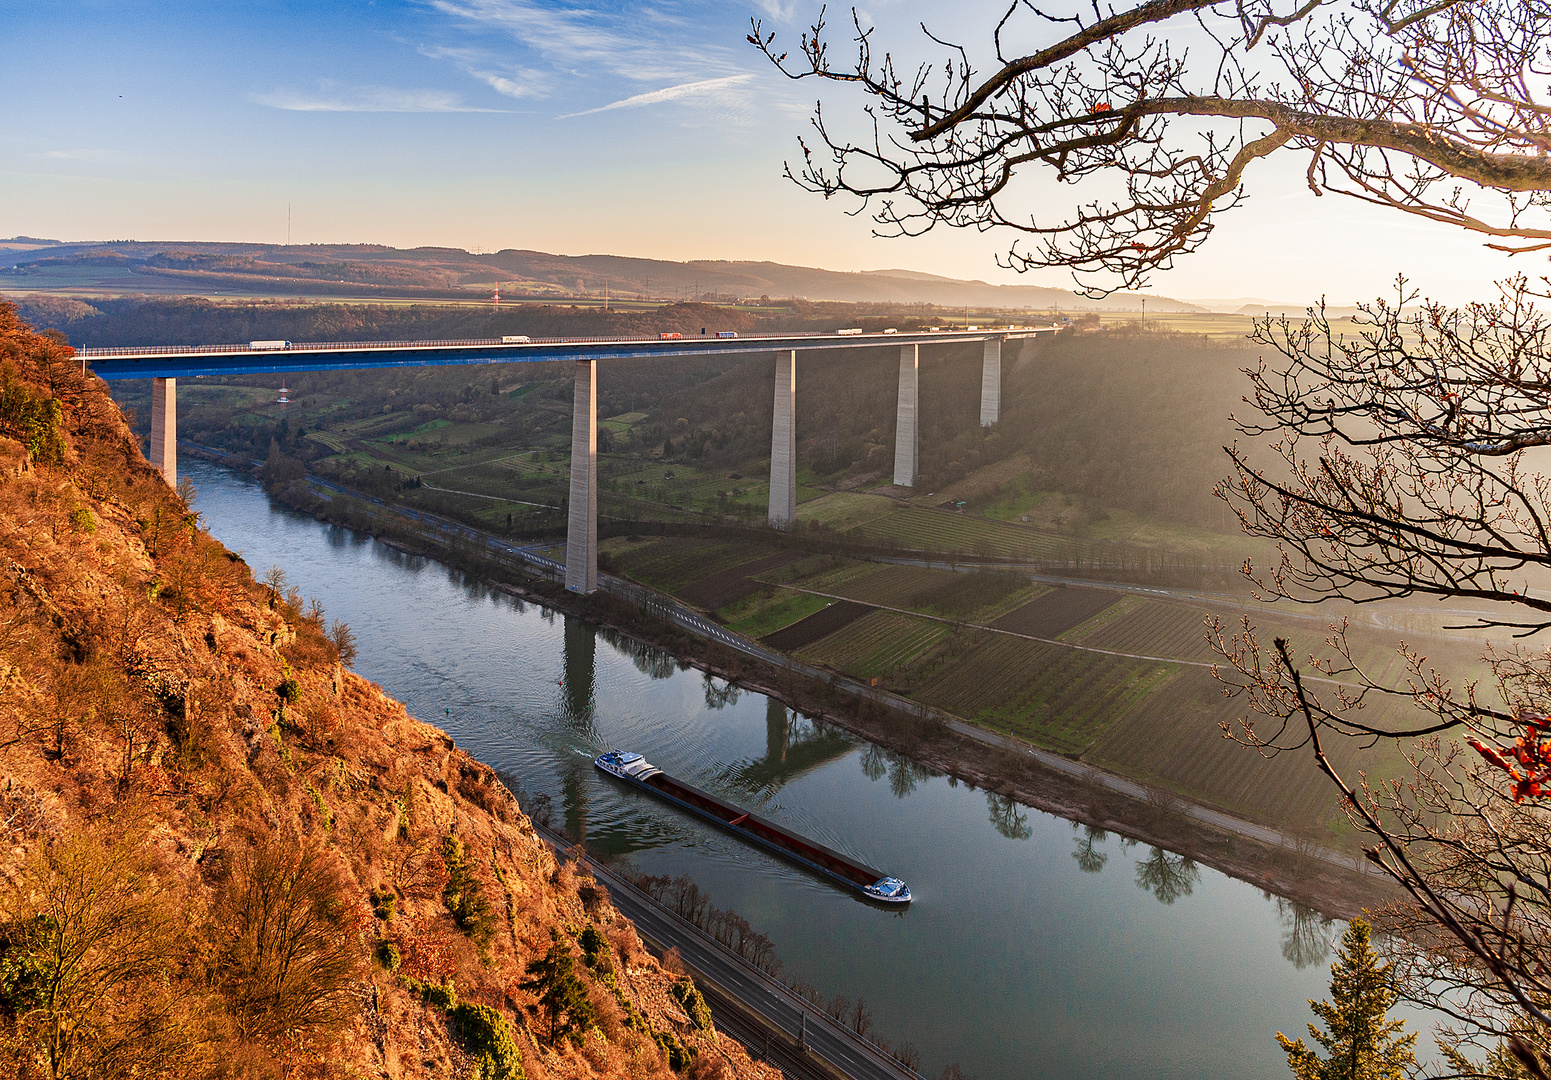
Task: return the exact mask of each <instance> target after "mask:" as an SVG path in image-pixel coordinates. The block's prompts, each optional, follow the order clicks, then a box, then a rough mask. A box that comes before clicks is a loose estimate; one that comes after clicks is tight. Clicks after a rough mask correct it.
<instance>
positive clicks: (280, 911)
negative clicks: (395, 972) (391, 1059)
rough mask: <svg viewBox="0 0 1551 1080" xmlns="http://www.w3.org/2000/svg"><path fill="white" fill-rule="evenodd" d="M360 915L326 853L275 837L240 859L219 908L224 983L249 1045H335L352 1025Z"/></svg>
mask: <svg viewBox="0 0 1551 1080" xmlns="http://www.w3.org/2000/svg"><path fill="white" fill-rule="evenodd" d="M360 914H361V913H360V912H359V911H357V910H355V909H354V907H352V905H351V903H350V900H349V897H348V891H347V886H346V884H345V881H344V878H343V876H342V874H341V872H340V870H339V867H338V866H337V865H336V863H335V861H334V859H333V858H332V857H331V856H330V855H328V854H326V853H325V852H323V851H321V850H318V849H316V848H313V847H309V846H307V845H305V844H304V843H302V842H301V841H300V840H298V839H295V838H293V837H287V836H275V837H269V838H266V839H265V840H263V841H262V842H260V843H259V844H258V845H257V846H256V847H255V848H254V849H252V850H251V851H245V852H240V853H239V854H238V855H237V857H236V859H235V861H234V863H233V866H232V868H231V871H230V873H229V875H228V876H227V878H226V880H225V882H224V883H223V886H222V890H221V896H220V899H219V902H218V904H217V908H216V927H217V935H218V938H219V945H220V948H219V960H218V962H217V970H216V981H217V983H218V985H219V986H220V988H221V991H222V993H223V994H224V995H225V996H226V998H227V1001H228V1003H229V1008H230V1009H231V1012H232V1016H233V1018H234V1019H235V1021H236V1023H237V1027H238V1030H239V1031H240V1033H241V1034H242V1037H243V1038H244V1039H247V1040H253V1041H260V1042H272V1041H275V1040H280V1039H284V1038H287V1037H289V1036H294V1035H297V1034H302V1033H308V1034H314V1035H323V1036H327V1035H328V1034H330V1033H332V1032H333V1031H334V1030H336V1028H337V1027H338V1025H340V1024H341V1023H343V1022H344V1021H345V1020H346V1019H347V1018H348V1017H349V1016H350V1015H351V1013H352V1011H353V1009H354V1008H355V1004H354V1001H353V999H352V998H351V995H350V990H351V987H352V985H353V983H354V981H355V977H356V976H357V974H359V972H360V969H361V966H362V960H363V958H364V955H365V948H364V946H363V945H362V943H361V927H360V925H359V924H360V923H361V922H363V921H364V920H363V919H362V918H360V917H359V916H360ZM367 918H369V917H367Z"/></svg>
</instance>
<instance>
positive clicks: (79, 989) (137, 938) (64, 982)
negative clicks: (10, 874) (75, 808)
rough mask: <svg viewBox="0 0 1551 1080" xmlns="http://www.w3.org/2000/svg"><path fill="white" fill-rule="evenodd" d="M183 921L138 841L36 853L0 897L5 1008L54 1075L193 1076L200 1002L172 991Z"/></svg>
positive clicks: (83, 834)
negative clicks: (180, 922) (172, 905)
mask: <svg viewBox="0 0 1551 1080" xmlns="http://www.w3.org/2000/svg"><path fill="white" fill-rule="evenodd" d="M177 935H178V919H177V918H176V916H175V914H174V912H173V911H172V909H171V907H170V905H168V903H167V900H166V895H165V892H164V890H162V889H161V888H160V887H159V886H158V883H157V881H156V879H155V876H154V873H153V865H152V859H151V856H150V855H149V853H148V852H147V851H146V850H145V849H143V848H142V847H141V845H140V844H139V842H138V838H137V837H134V836H128V837H126V836H116V837H112V838H111V839H105V838H104V837H102V836H99V835H98V833H97V831H96V830H94V829H85V830H81V831H77V832H74V833H72V834H70V835H67V836H66V837H64V838H62V839H60V840H58V841H56V842H54V843H51V844H48V845H45V846H42V847H40V848H39V849H38V850H37V851H35V852H34V854H33V855H32V856H31V857H30V858H29V859H28V861H27V862H26V864H25V865H24V866H23V867H22V870H21V873H19V874H18V875H17V876H16V877H15V878H14V879H13V880H12V881H10V882H9V883H7V885H6V886H5V887H4V888H3V889H0V1006H3V1009H4V1011H6V1012H9V1013H10V1014H11V1015H12V1016H13V1017H14V1027H13V1028H12V1032H13V1033H14V1034H15V1035H17V1036H19V1037H20V1039H21V1040H22V1042H23V1043H24V1044H25V1045H27V1046H30V1047H31V1048H32V1050H33V1052H34V1053H36V1054H38V1055H40V1056H41V1057H43V1058H45V1059H46V1060H47V1061H48V1062H49V1063H50V1066H51V1067H50V1071H51V1072H52V1074H53V1075H55V1076H70V1077H110V1076H133V1075H149V1074H151V1073H153V1072H164V1073H166V1074H168V1075H178V1074H179V1072H180V1071H181V1070H185V1069H187V1070H189V1071H193V1062H192V1060H191V1058H192V1056H193V1055H194V1054H195V1053H196V1052H197V1047H198V1042H199V1036H198V1032H197V1031H196V1030H195V1028H196V1023H197V1013H198V1010H199V1009H200V1008H201V1005H202V1003H201V1002H199V1001H198V1000H197V998H196V997H194V996H193V995H191V994H187V993H186V992H180V991H176V990H174V989H173V988H172V983H173V979H174V977H175V956H176V954H177V951H178V937H177Z"/></svg>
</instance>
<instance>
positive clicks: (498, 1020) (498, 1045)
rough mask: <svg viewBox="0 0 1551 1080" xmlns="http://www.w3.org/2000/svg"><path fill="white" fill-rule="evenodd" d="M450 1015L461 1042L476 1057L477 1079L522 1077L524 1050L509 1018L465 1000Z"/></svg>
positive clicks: (489, 1079) (456, 1035) (491, 1079)
mask: <svg viewBox="0 0 1551 1080" xmlns="http://www.w3.org/2000/svg"><path fill="white" fill-rule="evenodd" d="M448 1018H449V1019H450V1020H451V1021H452V1025H453V1034H454V1036H455V1037H456V1038H457V1040H458V1045H460V1046H462V1047H463V1049H464V1050H466V1051H468V1053H469V1054H470V1055H471V1056H473V1058H474V1059H475V1064H474V1073H473V1076H474V1078H475V1080H523V1071H522V1052H521V1051H520V1050H518V1049H517V1043H516V1042H515V1041H514V1040H513V1039H512V1029H511V1025H509V1024H508V1023H507V1022H506V1017H505V1016H503V1015H502V1014H501V1013H500V1012H499V1011H497V1010H496V1009H493V1008H491V1007H490V1006H489V1005H476V1004H473V1003H470V1002H464V1003H463V1004H461V1005H458V1006H456V1007H454V1008H453V1009H452V1010H451V1011H450V1012H449V1013H448Z"/></svg>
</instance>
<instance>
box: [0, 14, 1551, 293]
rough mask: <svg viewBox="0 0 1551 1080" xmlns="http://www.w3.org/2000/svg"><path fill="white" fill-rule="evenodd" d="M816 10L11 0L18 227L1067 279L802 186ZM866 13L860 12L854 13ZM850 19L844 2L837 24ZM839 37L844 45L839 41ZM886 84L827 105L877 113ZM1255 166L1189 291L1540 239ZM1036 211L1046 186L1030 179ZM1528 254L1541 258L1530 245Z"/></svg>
mask: <svg viewBox="0 0 1551 1080" xmlns="http://www.w3.org/2000/svg"><path fill="white" fill-rule="evenodd" d="M818 7H819V5H818V3H810V2H805V0H657V2H650V0H644V2H635V3H626V2H616V0H598V2H594V3H585V2H576V3H572V2H561V0H354V2H348V3H346V2H327V0H312V2H295V0H243V2H235V0H225V2H206V3H192V2H186V0H155V2H151V0H142V2H132V0H126V2H115V0H83V2H54V0H28V2H18V0H0V110H3V111H0V115H4V116H5V118H6V121H5V123H4V125H3V127H0V237H4V236H13V235H30V236H41V237H49V238H54V239H61V240H103V239H139V240H168V241H179V240H181V241H201V240H208V241H219V240H232V241H250V242H283V241H285V240H286V239H287V228H288V224H287V223H288V220H289V237H290V239H291V241H292V242H295V243H381V244H390V245H394V246H398V247H413V246H419V245H437V246H452V247H461V248H467V249H469V250H484V251H494V250H499V249H501V248H531V249H536V250H541V251H549V252H556V253H560V254H570V255H580V254H590V253H608V254H618V255H631V256H641V257H647V258H660V259H676V260H684V259H768V260H772V261H776V262H784V263H795V264H799V265H806V266H822V267H826V268H829V269H835V270H870V269H882V268H893V267H898V268H905V269H910V270H919V271H925V272H928V273H936V274H943V275H947V276H951V277H963V278H979V279H982V280H986V281H998V282H1009V283H1011V282H1024V283H1028V284H1039V285H1050V286H1056V287H1070V285H1071V279H1070V277H1069V276H1068V275H1067V274H1066V272H1064V271H1061V270H1047V271H1039V272H1035V273H1030V274H1023V275H1019V274H1015V273H1012V272H1011V271H1007V270H1003V269H1000V268H998V266H997V265H996V256H997V255H998V254H999V253H1002V252H1005V250H1006V249H1007V247H1008V245H1009V244H1010V243H1011V241H1012V239H1013V238H1012V237H1011V236H1010V235H1005V234H999V233H997V232H990V233H980V232H974V231H954V230H939V231H934V232H932V233H930V234H928V235H926V236H924V237H919V238H913V239H882V238H876V237H873V236H872V235H871V225H870V223H869V222H868V221H867V220H866V218H865V217H852V216H848V215H847V213H846V211H847V210H848V209H852V208H853V207H852V205H851V204H844V203H842V202H841V201H840V200H831V201H826V200H824V199H823V198H822V197H819V196H815V195H811V194H808V193H805V192H803V191H801V190H799V189H798V188H797V187H796V186H795V185H794V184H792V182H791V181H789V180H787V179H785V178H784V177H783V176H782V168H783V163H784V162H785V161H786V160H788V159H790V158H793V157H795V156H796V154H797V139H798V137H799V136H801V135H803V134H805V133H806V132H807V130H808V123H809V119H810V117H811V114H812V108H813V104H814V99H815V97H816V95H817V88H816V87H814V86H812V85H811V84H810V83H800V84H799V83H793V82H791V81H789V80H786V79H784V78H782V77H781V76H780V75H779V74H778V73H776V72H775V71H774V70H773V69H772V68H771V66H770V65H769V63H768V62H767V61H766V60H764V58H763V57H762V56H760V55H759V54H758V53H757V52H755V51H754V49H753V48H752V47H751V46H749V45H748V44H747V42H746V41H745V40H744V37H745V35H746V34H747V33H748V31H749V19H750V18H751V17H753V18H759V19H762V20H764V23H765V26H766V28H767V29H773V30H775V31H776V32H777V33H778V34H779V35H780V40H782V41H786V42H788V43H789V44H795V41H796V39H797V37H798V36H799V35H800V34H801V32H802V30H803V29H804V28H805V27H806V26H807V25H808V24H809V23H810V22H811V21H812V20H813V18H814V17H815V16H816V15H817V12H818ZM1004 8H1005V4H1004V3H1001V2H996V3H991V2H985V0H955V2H954V3H952V4H943V3H940V2H937V3H933V2H928V0H875V2H873V3H871V4H870V6H869V7H867V8H866V9H865V10H864V11H863V12H862V17H863V19H864V20H866V21H868V22H870V23H874V24H876V25H877V26H878V27H879V28H880V30H881V31H884V32H885V33H886V35H887V38H886V42H885V43H886V44H888V45H889V46H891V47H894V48H896V49H897V50H898V53H899V55H900V56H901V57H902V58H907V59H911V60H913V59H918V58H924V57H927V56H930V55H933V53H931V52H928V50H927V47H926V45H925V43H924V39H923V38H922V37H921V34H920V29H919V24H920V23H921V22H923V21H924V22H926V23H927V25H928V26H929V27H930V28H932V29H934V30H936V31H937V32H939V33H942V34H946V35H950V36H953V35H957V36H959V37H961V38H962V39H964V40H967V41H972V42H976V43H979V44H981V45H984V43H985V42H988V41H989V39H990V32H991V27H992V26H993V25H994V24H995V22H996V20H997V19H998V18H999V17H1000V15H1001V13H1002V11H1003V10H1004ZM838 10H839V11H840V12H841V13H842V17H844V16H843V13H844V10H845V9H844V8H841V9H838ZM834 16H835V13H834V12H832V13H831V17H832V19H833V18H834ZM844 48H845V42H844V39H843V37H842V38H841V40H840V41H839V42H837V49H839V50H844ZM861 104H862V103H861V100H860V99H859V98H858V97H857V96H855V95H854V94H849V93H845V92H834V91H831V92H828V93H826V94H825V108H826V112H827V115H831V116H836V117H840V118H842V119H843V120H844V119H852V120H854V119H855V118H856V117H858V116H859V110H860V107H861ZM1305 164H1306V162H1305V161H1299V160H1294V159H1292V158H1291V157H1288V158H1286V159H1285V160H1282V161H1273V162H1270V163H1264V162H1263V163H1260V164H1259V165H1257V166H1256V167H1255V171H1253V172H1252V173H1251V174H1250V176H1249V177H1248V179H1249V181H1250V189H1251V198H1250V199H1249V200H1248V204H1247V206H1246V207H1245V208H1243V209H1240V210H1236V211H1234V212H1232V213H1229V214H1224V215H1222V216H1221V217H1220V218H1219V224H1218V228H1217V232H1216V233H1215V234H1214V236H1213V237H1212V238H1211V240H1210V242H1209V243H1208V245H1207V246H1206V247H1205V248H1204V249H1203V250H1202V251H1201V252H1200V253H1198V254H1196V255H1193V256H1190V257H1187V258H1186V259H1184V260H1182V261H1181V263H1180V265H1179V266H1178V267H1177V268H1176V269H1175V270H1173V271H1170V272H1168V273H1166V274H1161V275H1158V276H1156V277H1155V278H1154V279H1153V280H1152V282H1151V284H1150V288H1151V290H1152V291H1155V292H1159V293H1164V294H1167V295H1171V296H1176V297H1181V298H1200V297H1212V298H1218V297H1260V298H1265V299H1270V300H1276V301H1283V302H1296V303H1307V302H1310V301H1312V300H1313V299H1316V298H1318V297H1320V296H1325V297H1328V298H1329V300H1330V302H1331V303H1336V304H1345V303H1351V302H1354V301H1355V300H1358V299H1367V298H1372V297H1374V296H1378V295H1383V294H1387V293H1388V292H1389V291H1390V289H1391V287H1392V283H1393V281H1394V278H1395V276H1396V274H1398V273H1401V272H1404V273H1405V274H1406V275H1407V276H1408V277H1409V278H1411V279H1412V280H1413V281H1414V282H1415V283H1416V285H1417V286H1418V287H1419V288H1420V289H1421V290H1422V291H1423V292H1424V293H1425V294H1426V295H1429V296H1433V297H1436V298H1438V299H1442V300H1445V301H1448V302H1460V301H1464V300H1470V299H1483V298H1489V297H1491V296H1493V295H1495V290H1494V289H1493V287H1492V282H1493V281H1494V280H1496V279H1498V278H1501V277H1504V276H1506V275H1507V274H1509V273H1513V272H1516V271H1522V272H1525V273H1528V274H1531V275H1539V274H1543V273H1545V272H1546V266H1545V263H1544V261H1543V260H1544V255H1527V256H1519V257H1517V258H1515V259H1509V258H1507V257H1506V256H1504V255H1502V254H1499V253H1496V252H1491V251H1487V250H1486V249H1485V248H1484V247H1483V245H1482V244H1481V242H1480V241H1479V240H1477V239H1474V238H1471V237H1469V236H1467V235H1465V234H1462V233H1458V232H1455V231H1452V230H1449V229H1447V228H1444V227H1442V226H1438V225H1431V224H1428V223H1424V222H1420V221H1414V220H1411V219H1407V218H1404V217H1402V216H1400V215H1397V214H1394V213H1385V212H1383V211H1381V210H1378V209H1376V208H1370V207H1367V206H1364V205H1363V204H1361V203H1356V202H1353V201H1349V200H1342V199H1339V198H1337V197H1333V196H1327V197H1325V198H1321V199H1315V198H1314V197H1313V196H1312V195H1311V194H1310V193H1309V192H1308V191H1307V189H1306V188H1305V186H1304V183H1303V177H1302V170H1303V168H1304V165H1305ZM1026 197H1027V198H1028V199H1029V200H1030V205H1039V204H1041V203H1042V202H1043V201H1044V200H1046V199H1048V198H1049V192H1048V190H1046V189H1043V188H1041V186H1040V185H1039V184H1037V183H1036V184H1032V185H1031V186H1030V187H1029V190H1028V193H1027V196H1026ZM1530 260H1533V261H1530Z"/></svg>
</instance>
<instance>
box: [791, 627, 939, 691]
mask: <svg viewBox="0 0 1551 1080" xmlns="http://www.w3.org/2000/svg"><path fill="white" fill-rule="evenodd" d="M948 632H949V631H948V628H947V627H945V626H943V625H942V624H941V623H938V622H934V621H932V620H930V619H922V618H919V617H916V616H910V615H901V614H899V613H898V612H894V611H874V612H872V613H870V614H868V615H864V616H863V617H862V618H860V619H858V620H857V621H856V622H854V623H852V624H851V625H849V626H847V627H844V628H842V629H840V630H838V631H836V632H835V633H833V634H830V635H829V636H828V637H824V638H820V639H819V640H818V641H815V642H814V643H812V644H811V645H807V646H804V647H803V648H802V649H799V650H798V651H797V655H798V656H799V657H801V658H802V659H804V660H811V661H813V662H814V663H819V664H827V665H829V666H830V667H832V668H835V669H836V670H838V671H843V672H845V673H846V674H848V675H854V676H857V677H859V678H863V679H871V678H874V677H876V676H881V675H887V674H888V673H889V672H891V671H895V670H897V669H898V668H901V667H903V666H904V665H906V664H908V663H910V662H911V661H912V660H914V659H915V658H916V657H918V656H920V655H921V654H922V653H924V652H926V651H927V650H928V649H930V648H932V647H933V646H935V645H936V644H937V643H938V642H939V641H941V640H942V639H943V638H945V637H947V636H948Z"/></svg>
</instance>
